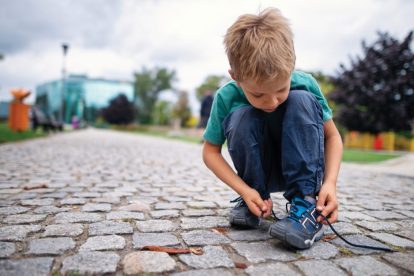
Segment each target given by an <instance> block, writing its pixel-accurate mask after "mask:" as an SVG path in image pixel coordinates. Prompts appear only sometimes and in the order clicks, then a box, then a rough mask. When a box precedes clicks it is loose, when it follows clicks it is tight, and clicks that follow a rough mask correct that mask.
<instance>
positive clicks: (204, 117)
mask: <svg viewBox="0 0 414 276" xmlns="http://www.w3.org/2000/svg"><path fill="white" fill-rule="evenodd" d="M212 104H213V92H212V91H211V90H206V91H205V92H204V96H203V99H202V100H201V108H200V122H199V124H198V128H199V129H200V131H201V134H200V136H201V135H202V132H204V129H205V128H206V126H207V122H208V118H209V117H210V112H211V105H212Z"/></svg>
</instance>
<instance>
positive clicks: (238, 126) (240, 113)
mask: <svg viewBox="0 0 414 276" xmlns="http://www.w3.org/2000/svg"><path fill="white" fill-rule="evenodd" d="M263 127H264V113H263V111H260V110H258V109H255V108H253V107H251V106H246V107H243V108H239V109H237V110H236V111H234V112H232V113H230V114H229V115H228V116H227V117H226V118H225V120H224V121H223V129H224V133H225V135H226V138H227V147H228V150H229V153H230V156H231V159H232V161H233V164H234V166H235V169H236V171H237V174H238V175H239V176H240V178H242V179H243V181H244V182H245V183H246V184H247V185H249V186H250V187H252V188H253V189H255V190H256V191H258V192H259V194H260V196H261V197H262V198H263V199H268V198H269V197H270V195H269V193H268V191H267V188H266V185H265V176H264V171H263V167H262V156H263V148H262V144H263ZM235 202H237V204H236V206H235V207H234V208H233V209H232V210H231V211H230V216H229V221H230V224H231V225H234V226H239V227H258V226H259V222H260V219H259V218H258V217H257V216H255V215H254V214H252V213H251V212H250V210H249V208H248V207H247V205H246V203H245V202H244V201H243V199H242V198H241V197H240V198H238V199H236V200H235Z"/></svg>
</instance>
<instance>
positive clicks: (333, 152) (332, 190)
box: [317, 119, 342, 224]
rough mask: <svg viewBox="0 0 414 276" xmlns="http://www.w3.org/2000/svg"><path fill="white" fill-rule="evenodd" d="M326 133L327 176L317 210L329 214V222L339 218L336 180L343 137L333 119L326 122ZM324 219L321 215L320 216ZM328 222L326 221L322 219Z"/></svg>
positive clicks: (319, 196) (320, 193) (325, 214)
mask: <svg viewBox="0 0 414 276" xmlns="http://www.w3.org/2000/svg"><path fill="white" fill-rule="evenodd" d="M324 134H325V177H324V180H323V184H322V187H321V190H320V192H319V195H318V202H317V210H318V211H322V212H321V213H322V215H324V216H329V218H328V220H329V222H331V223H332V222H335V221H336V220H337V218H338V200H337V198H336V181H337V178H338V173H339V167H340V164H341V159H342V139H341V136H340V134H339V132H338V129H337V128H336V126H335V123H334V122H333V120H332V119H331V120H328V121H326V122H325V124H324ZM318 220H319V221H321V220H322V218H321V217H319V218H318ZM322 222H323V223H324V224H327V223H326V222H325V221H322Z"/></svg>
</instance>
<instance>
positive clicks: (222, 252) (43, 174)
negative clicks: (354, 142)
mask: <svg viewBox="0 0 414 276" xmlns="http://www.w3.org/2000/svg"><path fill="white" fill-rule="evenodd" d="M413 185H414V179H413V178H408V177H399V176H395V175H387V174H381V173H378V172H376V173H370V172H366V171H359V170H358V169H357V168H353V169H352V170H349V169H346V168H345V169H344V170H342V172H341V175H340V178H339V183H338V189H339V199H340V203H341V207H340V211H341V212H340V222H338V223H336V224H335V225H336V228H337V229H338V231H339V232H340V233H342V234H345V235H346V236H347V238H348V239H349V240H351V241H354V242H360V243H364V244H368V245H380V246H388V247H391V248H394V249H396V250H397V251H398V252H396V253H382V252H377V251H373V250H365V249H356V248H352V247H349V246H347V245H345V244H344V243H343V242H342V241H341V240H340V239H339V238H335V239H332V240H328V239H327V241H321V242H318V243H316V245H314V246H313V247H312V248H311V249H310V250H303V251H294V250H292V249H288V248H285V247H283V245H282V244H281V243H279V242H278V241H276V240H273V239H269V237H268V235H267V232H266V228H267V227H268V226H269V223H270V222H267V221H266V222H265V223H264V224H263V226H262V228H261V229H257V230H240V229H232V228H229V224H228V221H227V218H226V216H227V214H228V211H229V208H230V207H231V204H230V203H229V200H230V199H233V198H235V197H236V194H235V193H234V192H232V191H231V190H230V189H229V188H227V187H226V186H225V185H224V184H222V183H220V182H219V181H217V180H216V179H215V178H214V177H213V176H212V174H211V173H210V172H209V171H208V170H207V169H206V168H205V167H204V165H203V164H202V161H201V147H200V145H196V144H188V143H183V142H179V141H173V140H163V139H157V138H153V137H149V136H148V137H147V136H137V135H132V134H127V133H117V132H112V131H104V130H84V131H78V132H74V133H69V134H58V135H54V136H51V137H49V138H45V139H37V140H32V141H29V142H20V143H14V144H6V145H1V146H0V275H19V276H22V275H47V274H53V275H61V274H66V275H74V272H77V273H75V275H79V274H98V275H100V274H105V273H108V274H109V275H124V274H125V275H132V274H143V273H160V274H170V273H171V274H174V275H232V274H238V275H245V274H251V275H350V274H352V275H412V274H413V273H414V222H413V218H414V186H413ZM272 197H273V200H274V203H275V205H274V209H275V211H276V214H277V215H278V216H282V215H284V214H285V211H284V208H285V200H283V198H282V197H281V195H280V194H274V195H272ZM327 234H329V231H327ZM330 237H332V235H331V236H330ZM146 245H160V246H173V247H185V248H187V247H202V249H203V255H194V254H180V255H168V254H167V253H163V252H151V251H143V250H141V249H142V247H144V246H146ZM243 265H246V266H247V267H244V268H243Z"/></svg>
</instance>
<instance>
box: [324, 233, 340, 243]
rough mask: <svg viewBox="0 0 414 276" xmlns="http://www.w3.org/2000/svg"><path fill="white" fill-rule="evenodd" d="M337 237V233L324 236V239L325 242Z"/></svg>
mask: <svg viewBox="0 0 414 276" xmlns="http://www.w3.org/2000/svg"><path fill="white" fill-rule="evenodd" d="M336 237H337V236H336V235H335V234H329V235H325V236H323V238H322V240H323V241H324V242H328V241H331V240H333V239H335V238H336Z"/></svg>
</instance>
